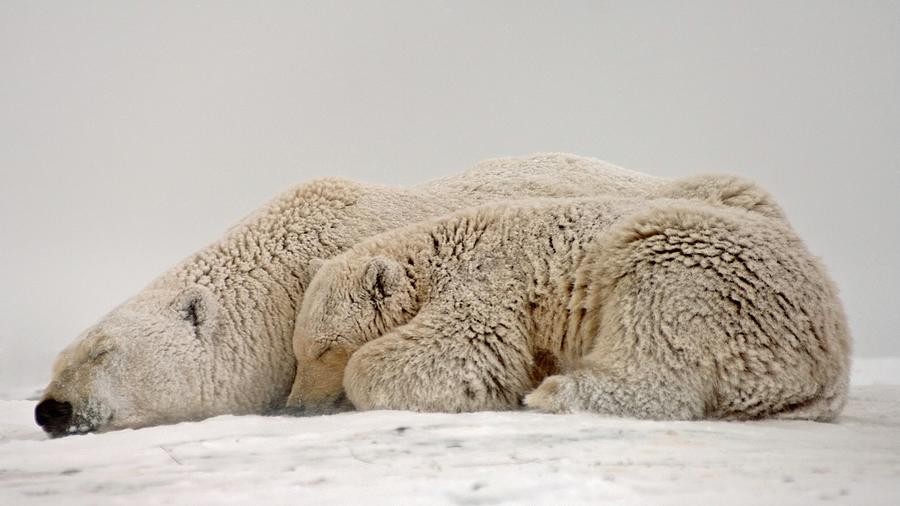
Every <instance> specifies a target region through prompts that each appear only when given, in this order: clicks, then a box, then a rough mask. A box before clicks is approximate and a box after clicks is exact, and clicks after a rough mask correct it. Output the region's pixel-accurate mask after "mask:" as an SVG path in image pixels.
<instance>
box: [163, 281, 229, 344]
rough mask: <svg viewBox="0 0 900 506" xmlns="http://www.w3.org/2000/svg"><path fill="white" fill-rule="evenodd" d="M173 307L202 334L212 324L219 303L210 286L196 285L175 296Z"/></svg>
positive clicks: (198, 333)
mask: <svg viewBox="0 0 900 506" xmlns="http://www.w3.org/2000/svg"><path fill="white" fill-rule="evenodd" d="M172 309H174V310H175V311H176V312H177V313H178V315H179V316H180V317H181V318H182V319H183V320H185V321H187V322H188V323H190V324H191V325H192V326H193V327H194V330H195V332H196V333H197V335H198V336H200V335H201V334H204V333H205V332H206V331H207V330H208V329H209V328H210V327H211V326H212V322H213V321H214V319H215V316H216V310H217V309H218V303H217V302H216V298H215V296H214V295H213V294H212V292H210V291H209V289H208V288H206V287H203V286H200V285H194V286H191V287H188V288H185V289H184V290H183V291H182V292H181V293H179V294H178V295H177V296H176V297H175V300H173V301H172Z"/></svg>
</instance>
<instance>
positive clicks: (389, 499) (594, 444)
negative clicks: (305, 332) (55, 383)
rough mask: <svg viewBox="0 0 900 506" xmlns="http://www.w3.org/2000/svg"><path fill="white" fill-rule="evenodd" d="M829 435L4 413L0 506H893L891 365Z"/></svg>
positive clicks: (482, 421) (864, 387)
mask: <svg viewBox="0 0 900 506" xmlns="http://www.w3.org/2000/svg"><path fill="white" fill-rule="evenodd" d="M855 368H856V372H855V373H854V382H855V384H854V386H853V389H852V394H851V399H850V402H849V403H848V405H847V408H846V410H845V412H844V415H843V417H842V418H841V419H840V421H839V422H838V423H834V424H822V423H812V422H787V421H764V422H747V423H735V422H731V423H729V422H646V421H636V420H627V419H617V418H606V417H600V416H593V415H587V414H578V415H540V414H535V413H527V412H511V413H473V414H465V415H445V414H415V413H407V412H386V411H382V412H369V413H347V414H341V415H335V416H327V417H310V418H286V417H261V416H243V417H236V416H222V417H217V418H213V419H210V420H206V421H203V422H198V423H183V424H178V425H173V426H166V427H153V428H148V429H141V430H126V431H119V432H112V433H107V434H89V435H84V436H72V437H67V438H63V439H56V440H47V439H46V438H45V437H44V435H43V434H42V433H41V432H40V431H39V430H38V428H37V427H36V426H35V425H34V423H33V414H32V413H33V409H34V404H35V402H34V401H25V400H6V401H0V504H3V505H7V504H9V505H12V504H23V503H28V504H66V505H72V504H97V503H104V504H118V503H121V504H128V505H134V504H162V503H179V504H209V503H215V504H221V503H233V504H271V503H274V504H288V503H290V504H347V503H351V504H354V503H364V504H410V503H416V504H422V503H434V504H499V503H528V504H541V503H543V504H586V503H590V504H606V503H616V504H754V505H756V504H766V505H774V504H810V503H818V502H824V503H832V504H866V505H875V504H884V505H897V504H900V359H884V360H877V361H872V360H869V361H858V362H857V364H855Z"/></svg>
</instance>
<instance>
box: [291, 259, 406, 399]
mask: <svg viewBox="0 0 900 506" xmlns="http://www.w3.org/2000/svg"><path fill="white" fill-rule="evenodd" d="M311 267H312V268H313V269H317V270H316V274H315V275H314V276H313V278H312V281H311V282H310V285H309V288H308V289H307V290H306V293H305V295H304V297H303V304H302V305H301V306H300V311H299V313H298V315H297V320H296V323H295V326H294V355H295V357H296V358H297V375H296V377H295V380H294V387H293V389H292V390H291V395H290V397H289V398H288V403H287V405H288V407H289V408H294V409H300V408H302V410H303V411H304V412H305V413H322V412H330V411H334V410H335V409H339V408H342V407H345V406H344V404H343V396H342V390H343V388H342V386H341V385H342V380H343V372H344V366H345V365H346V364H347V360H348V359H349V358H350V355H351V354H352V353H353V352H354V351H355V350H356V349H358V348H359V347H360V346H362V345H363V344H365V343H366V342H368V341H371V340H372V339H376V338H378V337H379V336H381V335H382V334H384V333H385V332H387V331H389V330H390V329H392V328H394V327H396V326H398V325H402V324H404V323H406V322H408V321H409V320H410V319H411V318H412V317H413V316H414V315H415V311H416V293H415V283H414V281H413V278H412V277H411V276H410V275H409V274H408V272H407V269H406V267H405V266H404V265H403V264H401V263H399V262H397V261H395V260H392V259H389V258H386V257H383V256H363V257H352V256H350V257H348V256H345V255H342V256H339V257H337V258H335V259H332V260H330V261H327V262H321V261H319V262H314V263H313V264H312V265H311Z"/></svg>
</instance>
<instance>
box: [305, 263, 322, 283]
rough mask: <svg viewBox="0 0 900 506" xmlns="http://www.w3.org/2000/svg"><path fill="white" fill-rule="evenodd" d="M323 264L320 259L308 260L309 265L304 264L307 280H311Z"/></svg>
mask: <svg viewBox="0 0 900 506" xmlns="http://www.w3.org/2000/svg"><path fill="white" fill-rule="evenodd" d="M324 264H325V260H324V259H322V258H313V259H312V260H310V261H309V263H308V264H306V272H307V273H308V274H309V279H312V278H313V276H315V275H316V273H317V272H319V269H320V268H322V265H324Z"/></svg>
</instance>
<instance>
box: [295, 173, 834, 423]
mask: <svg viewBox="0 0 900 506" xmlns="http://www.w3.org/2000/svg"><path fill="white" fill-rule="evenodd" d="M656 195H657V196H658V197H659V198H657V199H646V198H638V199H634V198H631V199H623V198H599V199H598V198H593V199H551V200H534V201H528V202H520V203H511V204H501V205H490V206H484V207H481V208H478V209H470V210H465V211H461V212H458V213H454V214H452V215H450V216H448V217H443V218H439V219H435V220H430V221H428V222H425V223H421V224H416V225H413V226H410V227H407V228H403V229H399V230H395V231H391V232H387V233H384V234H382V235H379V236H377V237H375V238H372V239H370V240H368V241H365V242H363V243H361V244H360V245H357V246H355V247H354V248H352V249H351V250H350V251H348V252H345V253H343V254H342V255H340V256H338V257H335V258H334V259H332V260H330V261H328V262H325V263H324V264H323V265H322V266H321V268H320V270H319V271H318V274H316V276H315V277H314V278H313V280H312V282H311V285H310V287H309V290H308V291H307V293H306V297H305V299H304V301H303V304H302V306H301V309H300V313H299V316H298V321H297V334H296V335H295V340H296V341H295V350H297V352H298V371H299V374H298V376H297V381H296V382H295V384H294V388H293V391H292V393H291V396H290V398H289V403H290V404H292V405H295V406H302V407H304V408H305V409H307V410H309V411H312V412H322V411H328V410H329V409H330V407H331V406H332V405H333V403H334V402H335V401H336V400H337V399H339V398H340V396H341V388H342V387H343V390H344V392H345V393H346V396H347V397H348V398H349V400H350V401H351V402H352V403H353V405H354V406H356V407H357V408H359V409H411V410H420V411H472V410H492V409H510V408H514V407H516V406H518V405H519V404H520V402H521V401H522V400H523V397H524V403H525V405H527V406H528V407H531V408H533V409H537V410H541V411H548V412H568V411H578V410H584V411H593V412H599V413H606V414H613V415H623V416H634V417H641V418H654V419H697V418H726V419H749V418H762V417H786V418H808V419H815V420H831V419H833V418H834V417H835V416H836V415H837V414H838V413H839V412H840V410H841V408H842V406H843V404H844V401H845V399H846V393H847V378H848V371H849V356H850V336H849V334H848V331H847V326H846V323H845V318H844V315H843V312H842V309H841V304H840V301H839V300H838V297H837V293H836V290H835V288H834V286H833V284H832V283H831V281H830V280H829V279H828V277H827V276H826V274H825V272H824V270H823V268H822V266H821V265H820V264H819V262H818V261H817V260H816V259H815V258H814V257H813V256H812V255H810V253H809V252H808V251H807V249H806V248H805V246H804V245H803V243H802V242H801V240H800V239H799V238H798V237H797V236H796V234H795V233H794V231H793V230H792V229H791V228H790V226H789V225H788V224H787V223H786V222H785V221H784V219H783V214H782V212H781V210H780V209H779V208H778V206H777V205H776V204H774V202H773V201H772V200H771V199H770V198H769V197H768V196H767V194H766V193H765V192H764V191H762V190H760V189H759V188H757V187H755V186H754V185H752V184H750V183H747V182H743V181H741V180H738V179H735V178H719V177H714V176H710V177H700V178H691V179H687V180H684V181H680V182H675V183H673V184H671V185H667V186H666V187H664V188H662V189H660V191H659V192H658V193H657V194H656ZM672 197H674V198H672ZM557 371H561V372H562V373H563V374H561V375H550V376H549V377H546V376H547V375H548V374H553V373H555V372H557ZM545 377H546V378H545ZM541 381H542V382H541ZM538 385H539V386H538ZM536 386H537V388H536V389H535V387H536Z"/></svg>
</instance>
